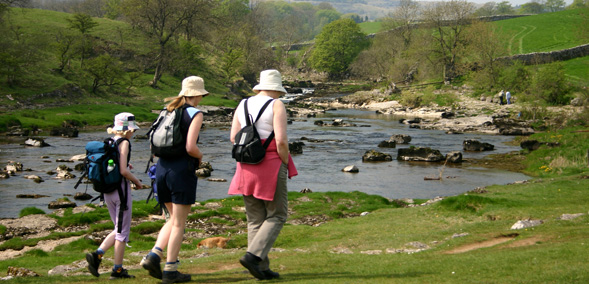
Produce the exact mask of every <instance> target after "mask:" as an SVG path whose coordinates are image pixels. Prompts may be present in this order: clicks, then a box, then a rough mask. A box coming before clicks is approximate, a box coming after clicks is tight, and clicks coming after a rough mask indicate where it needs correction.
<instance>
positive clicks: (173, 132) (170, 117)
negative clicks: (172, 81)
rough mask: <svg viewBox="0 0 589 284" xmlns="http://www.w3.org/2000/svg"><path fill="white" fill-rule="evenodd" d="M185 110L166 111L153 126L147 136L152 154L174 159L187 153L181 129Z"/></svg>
mask: <svg viewBox="0 0 589 284" xmlns="http://www.w3.org/2000/svg"><path fill="white" fill-rule="evenodd" d="M184 109H185V107H180V108H177V109H175V110H174V111H171V112H170V111H168V110H166V109H164V110H162V112H160V115H159V116H158V118H157V119H156V120H155V122H154V123H153V124H152V125H151V128H150V129H149V131H148V132H147V136H148V137H149V142H150V144H151V153H152V154H154V155H155V156H157V157H160V158H161V157H164V158H174V157H178V156H181V155H183V154H185V153H186V142H185V138H184V136H183V135H182V131H181V129H180V122H181V121H182V112H183V111H184Z"/></svg>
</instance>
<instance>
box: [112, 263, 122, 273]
mask: <svg viewBox="0 0 589 284" xmlns="http://www.w3.org/2000/svg"><path fill="white" fill-rule="evenodd" d="M119 268H120V269H121V270H123V265H122V264H115V266H114V267H113V268H112V271H113V272H117V271H119Z"/></svg>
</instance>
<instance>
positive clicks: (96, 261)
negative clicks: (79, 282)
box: [86, 252, 102, 277]
mask: <svg viewBox="0 0 589 284" xmlns="http://www.w3.org/2000/svg"><path fill="white" fill-rule="evenodd" d="M86 261H87V262H88V271H90V273H92V275H94V276H96V277H100V273H98V267H99V266H100V262H102V255H100V254H97V253H96V252H93V253H87V254H86Z"/></svg>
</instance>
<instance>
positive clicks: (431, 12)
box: [423, 0, 474, 82]
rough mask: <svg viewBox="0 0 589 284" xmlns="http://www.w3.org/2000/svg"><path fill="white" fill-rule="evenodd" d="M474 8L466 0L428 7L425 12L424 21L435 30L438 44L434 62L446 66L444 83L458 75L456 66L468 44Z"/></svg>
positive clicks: (434, 33)
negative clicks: (466, 31) (467, 33)
mask: <svg viewBox="0 0 589 284" xmlns="http://www.w3.org/2000/svg"><path fill="white" fill-rule="evenodd" d="M473 11H474V6H473V4H472V3H469V2H466V1H465V0H451V1H449V2H437V3H432V4H430V5H428V6H427V7H426V8H425V9H424V11H423V20H424V21H425V22H426V23H428V24H430V25H431V27H433V28H434V30H435V32H433V33H432V37H433V42H435V43H436V45H437V46H436V47H434V50H433V51H434V53H433V54H435V55H436V58H431V60H432V61H433V62H436V61H438V62H440V63H441V64H443V66H444V81H446V82H448V81H451V80H452V79H453V78H454V77H455V76H456V75H457V71H456V64H457V62H458V60H459V58H460V55H461V51H462V50H463V49H464V48H465V44H466V43H467V38H466V34H465V33H464V31H465V30H466V28H467V26H468V25H469V24H470V23H471V22H472V20H473Z"/></svg>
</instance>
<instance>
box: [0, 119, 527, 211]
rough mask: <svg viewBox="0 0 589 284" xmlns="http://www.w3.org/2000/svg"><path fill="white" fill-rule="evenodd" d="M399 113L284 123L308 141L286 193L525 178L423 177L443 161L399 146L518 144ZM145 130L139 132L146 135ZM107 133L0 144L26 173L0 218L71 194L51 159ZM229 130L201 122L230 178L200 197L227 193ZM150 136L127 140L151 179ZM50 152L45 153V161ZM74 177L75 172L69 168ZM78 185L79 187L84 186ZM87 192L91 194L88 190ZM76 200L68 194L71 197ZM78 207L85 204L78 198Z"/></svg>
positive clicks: (456, 187)
mask: <svg viewBox="0 0 589 284" xmlns="http://www.w3.org/2000/svg"><path fill="white" fill-rule="evenodd" d="M338 118H339V119H344V120H345V121H346V122H350V123H354V124H356V125H358V127H321V126H316V125H314V122H315V121H316V120H324V121H330V120H332V119H338ZM399 119H400V117H397V116H393V115H382V114H376V113H375V112H373V111H363V110H351V109H345V110H335V111H328V112H327V113H325V114H321V115H318V116H317V117H314V118H308V119H295V120H294V121H293V123H292V124H289V126H288V136H289V141H290V142H295V141H301V142H303V143H304V144H305V146H304V147H303V154H300V155H293V160H294V162H295V165H296V166H297V169H298V172H299V175H298V176H296V177H293V178H292V179H291V180H289V182H288V188H289V190H290V191H300V190H302V189H304V188H309V189H311V190H312V191H315V192H327V191H345V192H350V191H361V192H366V193H369V194H377V195H381V196H384V197H386V198H392V199H398V198H433V197H436V196H449V195H456V194H460V193H464V192H466V191H469V190H472V189H474V188H477V187H481V186H488V185H493V184H507V183H512V182H515V181H519V180H526V179H528V178H529V177H528V176H526V175H523V174H521V173H513V172H509V171H504V170H499V169H487V168H479V167H472V166H465V165H452V166H446V167H445V168H444V172H443V176H444V177H451V178H444V179H443V180H441V181H431V180H429V181H426V180H424V179H423V178H424V177H425V176H438V174H439V170H440V169H441V167H442V165H441V164H439V163H419V162H403V161H397V160H395V158H396V156H397V149H398V148H405V147H410V146H421V147H431V148H433V149H438V150H440V151H441V152H442V154H443V155H445V154H447V153H448V152H450V151H462V141H464V140H466V139H477V140H479V141H481V142H487V143H491V144H493V145H494V146H495V150H494V151H491V152H463V155H464V158H465V159H470V158H483V157H485V156H486V155H488V154H491V153H508V152H511V151H518V150H519V147H516V146H511V145H507V144H506V142H509V141H511V140H513V137H510V136H498V135H485V134H462V135H448V134H445V133H444V132H443V131H436V130H420V129H414V128H409V127H408V126H407V125H405V124H401V123H399V122H398V121H399ZM146 131H147V129H145V128H143V129H141V130H139V131H138V134H145V132H146ZM393 134H407V135H410V136H411V137H412V141H411V143H410V144H408V145H397V149H388V148H378V147H377V145H378V143H380V142H381V141H383V140H388V138H389V137H390V136H391V135H393ZM106 136H107V134H106V132H90V133H80V135H79V137H77V138H61V137H44V138H45V142H47V143H48V144H50V145H51V146H50V147H43V148H35V147H26V146H23V145H17V144H5V145H0V166H1V167H4V166H5V165H6V164H7V162H8V161H9V160H14V161H18V162H21V163H23V165H24V168H25V169H31V171H30V172H19V173H18V175H17V176H13V177H10V178H8V179H4V180H0V218H15V217H18V214H19V212H20V210H22V209H23V208H25V207H31V206H35V207H37V208H39V209H42V210H44V211H45V212H47V213H49V212H51V210H50V209H47V205H48V203H49V202H51V201H53V200H56V199H57V198H60V197H63V196H64V195H68V194H71V195H73V194H74V193H75V192H76V190H74V188H73V186H74V184H75V182H76V181H77V178H76V179H72V180H57V179H54V178H53V176H51V175H49V174H47V172H48V171H50V170H55V168H57V166H58V165H61V164H66V165H68V166H69V167H70V168H74V166H75V164H77V163H80V162H74V163H62V162H59V163H58V162H56V160H57V159H69V158H70V157H72V156H73V155H76V154H83V153H84V146H85V144H86V143H87V142H88V141H91V140H102V139H104V138H105V137H106ZM228 136H229V128H228V127H224V128H220V127H205V128H204V129H203V130H202V132H201V137H200V143H201V144H200V145H199V146H200V147H201V149H202V151H203V152H204V154H205V157H204V161H208V162H210V163H211V164H212V166H213V169H214V171H213V172H212V175H211V177H212V178H219V179H226V180H227V182H213V181H208V180H206V179H199V181H198V190H197V200H198V201H204V200H208V199H212V198H225V197H227V196H228V195H227V189H228V187H229V182H230V181H231V178H232V176H233V172H234V170H235V162H234V160H232V159H231V154H230V152H231V145H230V142H229V137H228ZM302 137H307V138H314V139H319V140H324V141H325V142H309V141H306V140H304V141H303V140H301V138H302ZM148 149H149V147H148V141H147V140H137V139H133V140H132V157H131V163H132V164H133V165H134V167H135V169H134V170H133V172H134V173H135V174H136V175H137V176H138V177H139V178H140V179H142V180H143V182H144V183H146V184H149V177H148V176H147V174H145V173H144V170H145V166H146V164H147V159H148V157H149V150H148ZM371 149H374V150H377V151H380V152H384V153H388V154H391V155H392V156H393V159H394V160H393V161H391V162H380V163H363V162H362V155H363V154H364V152H366V151H367V150H371ZM43 157H48V158H43ZM348 165H356V166H357V167H358V168H359V170H360V172H359V173H344V172H342V171H341V170H342V169H343V168H344V167H346V166H348ZM74 173H75V174H76V175H77V176H79V175H80V174H79V173H78V172H74ZM24 175H38V176H40V177H42V178H43V180H44V182H42V183H39V184H37V183H35V182H34V181H33V180H28V179H25V178H24V177H23V176H24ZM85 188H86V186H85V185H84V184H82V185H81V186H80V187H79V188H78V191H84V190H85ZM87 190H88V193H90V194H92V195H95V193H94V192H93V190H92V188H91V187H88V189H87ZM23 193H30V194H41V195H48V196H49V197H44V198H38V199H20V198H16V195H17V194H23ZM148 194H149V190H136V191H133V199H134V200H145V199H146V197H147V195H148ZM69 199H70V200H73V198H72V197H70V198H69ZM76 203H77V204H78V205H82V204H84V203H86V201H76Z"/></svg>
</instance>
